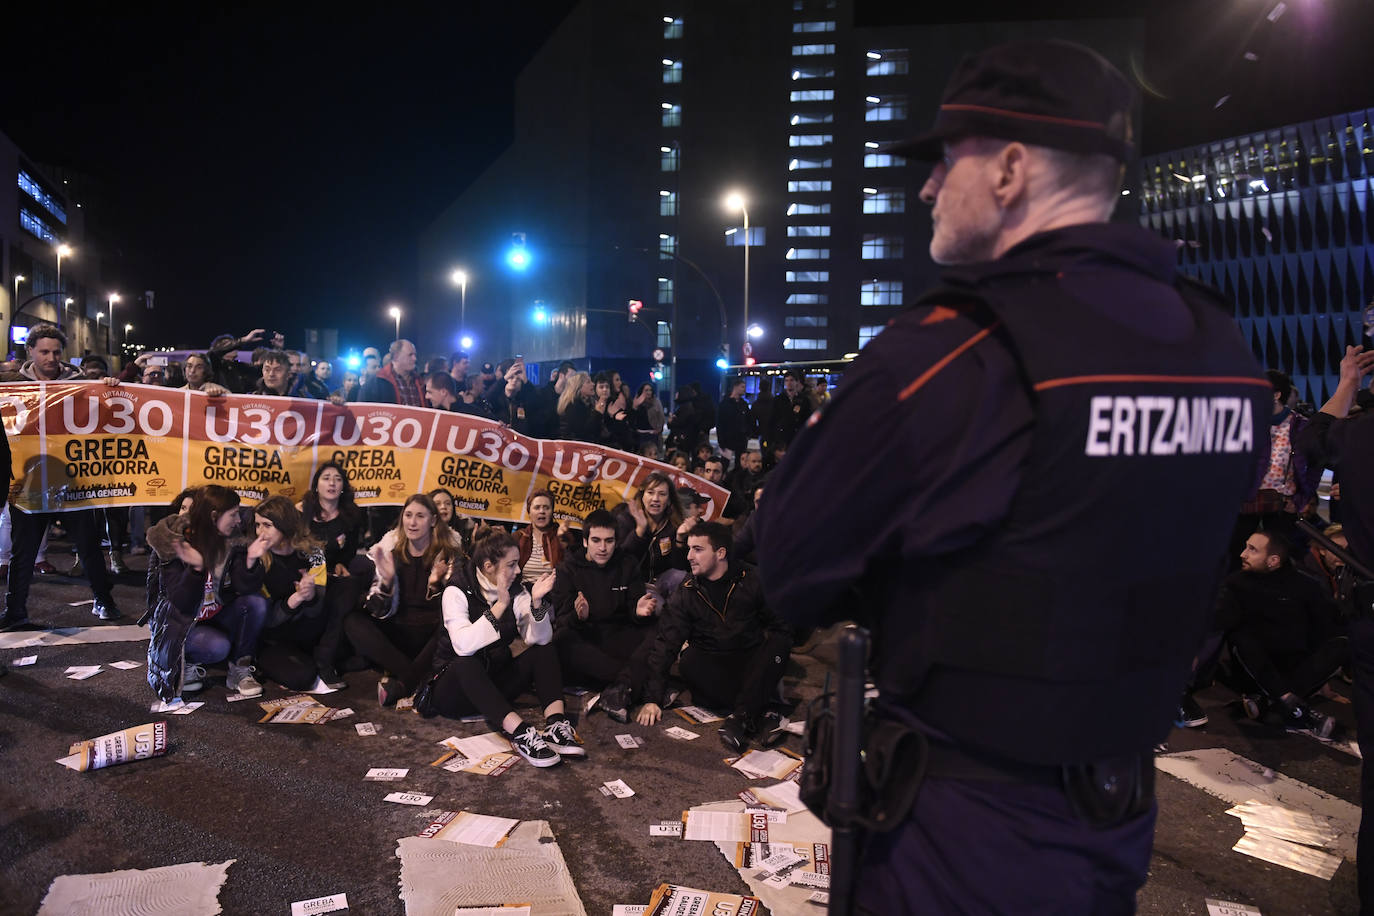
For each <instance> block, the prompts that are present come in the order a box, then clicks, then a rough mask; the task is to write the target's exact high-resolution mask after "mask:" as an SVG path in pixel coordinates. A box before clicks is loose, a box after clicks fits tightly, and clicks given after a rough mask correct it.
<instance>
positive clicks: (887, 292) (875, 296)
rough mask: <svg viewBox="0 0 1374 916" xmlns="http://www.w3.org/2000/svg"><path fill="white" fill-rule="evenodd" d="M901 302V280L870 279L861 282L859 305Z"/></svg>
mask: <svg viewBox="0 0 1374 916" xmlns="http://www.w3.org/2000/svg"><path fill="white" fill-rule="evenodd" d="M901 304H902V281H901V280H868V281H865V282H863V283H860V284H859V305H901Z"/></svg>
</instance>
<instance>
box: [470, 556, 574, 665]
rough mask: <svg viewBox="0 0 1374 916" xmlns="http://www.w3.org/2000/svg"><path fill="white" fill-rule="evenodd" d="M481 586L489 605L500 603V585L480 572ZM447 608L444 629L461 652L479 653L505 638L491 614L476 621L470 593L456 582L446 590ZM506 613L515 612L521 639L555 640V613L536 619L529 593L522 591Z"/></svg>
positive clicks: (529, 641) (534, 641)
mask: <svg viewBox="0 0 1374 916" xmlns="http://www.w3.org/2000/svg"><path fill="white" fill-rule="evenodd" d="M477 585H478V587H479V588H481V589H482V597H483V598H485V599H486V601H487V606H488V607H490V606H492V605H494V604H496V599H497V596H498V592H497V589H496V585H495V584H494V583H492V582H490V581H489V580H488V579H487V577H486V576H484V575H482V574H481V573H480V572H479V573H477ZM443 607H444V629H446V630H448V638H449V641H450V642H452V643H453V651H454V652H456V653H457V654H459V655H476V654H477V653H478V652H481V651H482V650H483V649H485V648H486V647H487V646H489V645H491V644H492V643H494V642H497V641H498V640H499V639H500V638H501V634H500V633H499V632H498V631H497V629H496V627H494V626H493V625H492V623H491V621H490V620H488V619H487V615H485V614H483V615H481V616H480V617H478V618H477V620H476V621H473V620H471V619H470V617H469V614H468V596H467V595H466V594H464V593H463V591H462V589H460V588H458V587H457V586H456V585H450V586H449V587H448V588H446V589H444V597H443ZM506 613H507V614H511V613H514V614H515V624H516V626H517V627H518V628H519V630H520V638H521V639H523V640H524V641H525V643H526V644H527V645H531V646H541V645H544V644H546V643H548V642H549V641H551V640H552V639H553V615H552V614H546V615H545V616H544V619H543V620H536V619H535V618H534V614H533V613H532V610H531V604H530V594H529V592H527V591H524V590H521V591H520V593H519V594H517V595H516V596H515V600H514V601H513V602H512V606H511V608H510V609H509V610H507V611H506Z"/></svg>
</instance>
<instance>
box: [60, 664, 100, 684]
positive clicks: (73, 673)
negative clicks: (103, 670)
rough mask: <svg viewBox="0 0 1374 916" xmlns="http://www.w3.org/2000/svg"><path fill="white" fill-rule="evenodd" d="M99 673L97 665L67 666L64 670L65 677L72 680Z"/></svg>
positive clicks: (81, 679)
mask: <svg viewBox="0 0 1374 916" xmlns="http://www.w3.org/2000/svg"><path fill="white" fill-rule="evenodd" d="M99 673H100V666H99V665H77V666H75V667H72V668H68V669H67V671H66V675H67V677H69V678H71V679H72V680H74V681H84V680H85V679H86V678H88V677H95V676H96V675H97V674H99Z"/></svg>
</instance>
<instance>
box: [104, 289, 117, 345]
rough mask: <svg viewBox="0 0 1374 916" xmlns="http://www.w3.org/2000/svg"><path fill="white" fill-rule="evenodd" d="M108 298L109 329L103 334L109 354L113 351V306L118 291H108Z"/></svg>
mask: <svg viewBox="0 0 1374 916" xmlns="http://www.w3.org/2000/svg"><path fill="white" fill-rule="evenodd" d="M108 298H109V300H110V326H109V329H108V333H107V334H106V335H105V343H106V347H107V349H108V350H109V351H110V353H111V354H113V353H114V307H115V303H116V302H118V301H119V293H110V295H109V297H108Z"/></svg>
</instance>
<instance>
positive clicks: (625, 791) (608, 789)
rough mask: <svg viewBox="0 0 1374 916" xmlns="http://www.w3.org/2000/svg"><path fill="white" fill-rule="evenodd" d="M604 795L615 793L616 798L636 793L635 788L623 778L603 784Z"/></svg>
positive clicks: (602, 792)
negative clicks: (628, 784) (626, 783)
mask: <svg viewBox="0 0 1374 916" xmlns="http://www.w3.org/2000/svg"><path fill="white" fill-rule="evenodd" d="M601 794H602V795H614V796H615V797H616V798H629V797H630V796H631V795H634V794H635V790H634V789H631V788H630V787H629V786H627V785H625V780H623V779H613V780H611V781H610V782H603V783H602V784H601Z"/></svg>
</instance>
